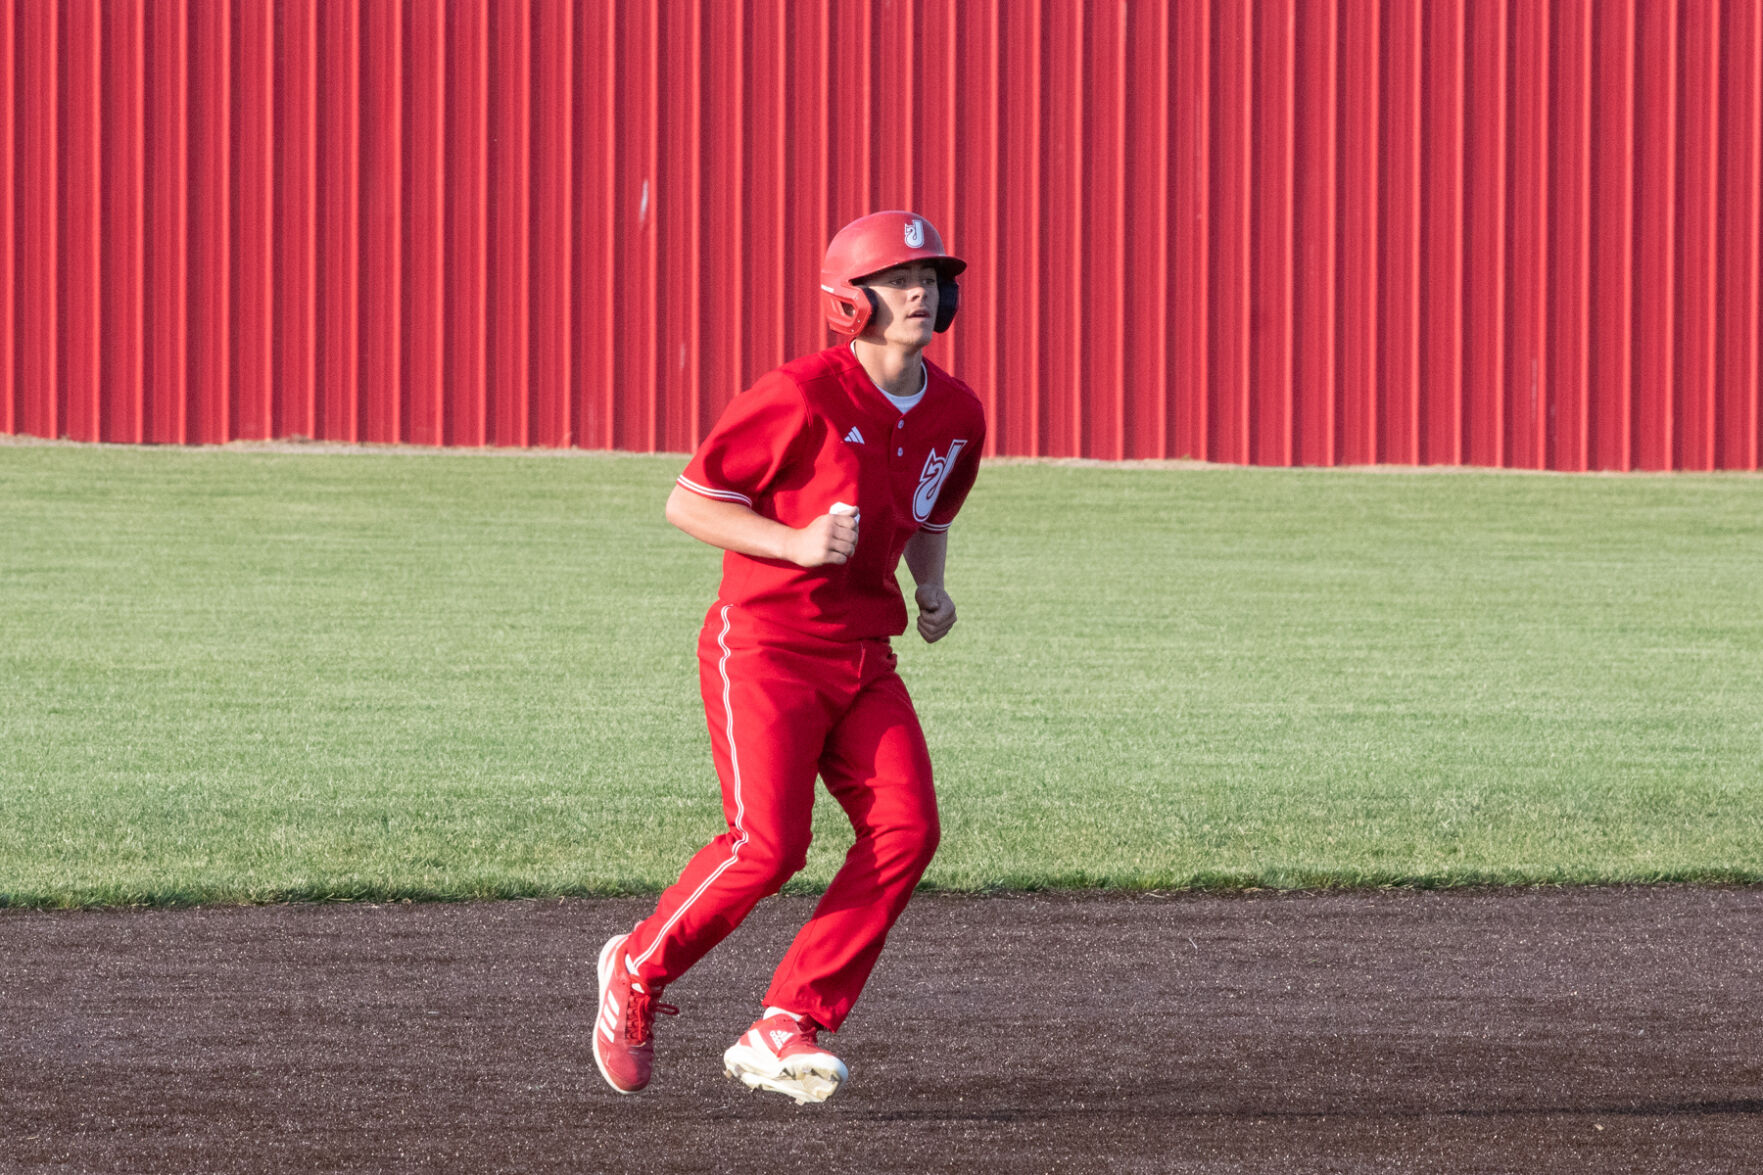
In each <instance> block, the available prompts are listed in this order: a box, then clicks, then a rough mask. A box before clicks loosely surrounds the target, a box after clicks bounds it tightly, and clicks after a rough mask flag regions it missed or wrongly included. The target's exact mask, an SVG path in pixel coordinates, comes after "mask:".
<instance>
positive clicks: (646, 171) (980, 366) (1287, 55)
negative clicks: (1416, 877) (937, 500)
mask: <svg viewBox="0 0 1763 1175" xmlns="http://www.w3.org/2000/svg"><path fill="white" fill-rule="evenodd" d="M901 206H907V207H914V208H917V209H919V210H921V211H922V212H924V213H925V214H927V215H928V216H929V217H930V218H931V219H932V220H933V221H934V222H935V223H936V224H937V225H938V226H939V227H940V228H941V229H942V230H943V232H944V234H945V236H946V238H947V239H948V240H949V241H950V243H951V245H952V247H953V248H954V249H956V250H957V251H958V252H960V253H961V254H963V255H964V256H966V257H967V258H968V259H969V260H970V261H971V262H972V265H973V268H972V269H971V270H969V276H968V278H967V279H966V281H965V284H964V289H963V310H962V314H961V318H960V319H959V320H958V325H957V327H956V329H955V330H954V331H953V332H952V333H951V335H949V336H947V337H946V338H945V339H943V340H939V341H938V343H937V344H936V347H935V349H934V350H933V354H937V355H938V357H939V358H941V359H943V360H945V361H947V362H949V363H950V364H951V365H952V366H953V367H954V368H955V369H956V370H957V371H958V372H959V373H961V374H962V375H964V376H965V377H966V378H967V379H968V380H969V381H970V382H972V383H973V384H974V385H975V386H976V387H977V388H979V389H981V391H982V394H984V395H985V396H986V397H987V398H988V402H989V406H990V408H991V411H992V414H993V420H994V426H993V431H992V443H993V448H994V450H995V451H997V452H1000V453H1012V454H1052V455H1085V456H1095V457H1104V458H1121V457H1173V456H1187V457H1204V458H1208V459H1211V460H1216V461H1230V462H1253V463H1259V464H1274V465H1281V464H1294V463H1301V464H1316V465H1326V464H1332V463H1364V462H1394V463H1415V462H1419V463H1438V464H1475V465H1509V466H1519V467H1548V468H1556V469H1586V468H1593V469H1628V468H1647V469H1660V468H1683V469H1707V468H1729V469H1754V468H1757V467H1758V451H1759V441H1760V436H1763V414H1760V412H1759V402H1760V400H1763V388H1760V384H1759V379H1760V377H1759V366H1760V363H1759V350H1760V348H1759V338H1760V336H1763V295H1760V289H1759V285H1760V275H1763V0H1554V2H1547V0H1193V2H1191V3H1190V2H1186V0H1170V2H1169V3H1166V4H1159V3H1149V2H1141V0H1124V2H1120V3H1103V4H1093V3H1084V2H1082V0H1038V2H1035V0H788V2H786V0H716V2H710V0H703V2H692V0H656V2H652V3H636V2H631V3H617V2H614V0H584V2H581V3H571V2H568V0H446V2H445V3H443V2H441V0H323V2H319V0H230V2H229V0H151V2H148V0H12V2H9V3H0V273H4V274H6V275H8V276H9V278H10V280H0V432H19V433H30V434H35V435H40V436H62V435H65V436H69V437H74V438H79V439H85V440H98V439H102V440H108V441H168V442H216V441H224V440H227V439H230V438H262V437H288V436H305V437H322V438H335V439H340V440H351V441H409V442H416V443H419V444H448V445H483V444H494V445H577V446H583V447H595V448H597V447H617V448H625V449H640V450H648V449H667V450H684V449H688V448H690V447H691V446H692V445H693V444H694V442H695V441H696V439H697V438H698V437H699V436H700V435H701V433H702V431H703V430H704V428H705V427H707V425H708V424H709V422H710V421H711V420H712V419H713V418H714V416H715V414H716V412H717V411H718V410H719V409H720V407H721V406H722V404H723V403H725V402H726V401H727V399H728V397H729V396H731V395H732V394H733V393H734V392H735V391H737V390H738V389H739V388H741V387H742V386H744V385H745V384H747V383H748V382H750V381H751V380H752V379H753V378H754V377H755V376H756V375H758V374H759V373H761V372H763V371H764V370H766V369H768V368H770V367H771V366H773V365H775V364H776V363H778V362H780V361H782V360H783V359H785V358H788V357H790V356H791V355H794V354H799V353H802V352H806V351H810V350H814V349H817V348H819V347H821V346H823V345H825V342H826V335H825V332H824V331H823V329H822V327H821V325H820V318H819V309H818V305H817V300H816V299H817V293H816V284H817V282H816V278H817V275H818V265H819V258H820V253H821V250H822V248H823V247H824V243H825V241H826V240H827V239H828V237H829V236H830V235H831V233H832V232H833V231H835V230H836V229H837V228H838V226H839V225H840V224H842V223H843V222H845V221H846V220H847V219H850V218H851V217H854V216H857V215H859V214H861V213H864V212H868V211H871V210H874V209H877V208H885V207H901Z"/></svg>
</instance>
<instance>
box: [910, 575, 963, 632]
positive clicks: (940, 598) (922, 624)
mask: <svg viewBox="0 0 1763 1175" xmlns="http://www.w3.org/2000/svg"><path fill="white" fill-rule="evenodd" d="M912 598H913V600H914V601H915V602H916V603H917V604H918V635H919V636H921V637H923V638H924V639H925V643H927V644H935V643H936V642H938V641H940V640H942V639H943V638H944V637H945V636H948V635H949V630H950V629H951V628H954V627H955V601H954V600H951V599H950V598H949V593H948V592H946V591H944V590H943V588H942V585H941V584H935V583H921V584H919V585H918V590H917V591H916V592H913V593H912Z"/></svg>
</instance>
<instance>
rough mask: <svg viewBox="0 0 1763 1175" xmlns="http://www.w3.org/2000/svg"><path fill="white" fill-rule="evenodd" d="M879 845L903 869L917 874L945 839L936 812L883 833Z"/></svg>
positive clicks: (913, 874)
mask: <svg viewBox="0 0 1763 1175" xmlns="http://www.w3.org/2000/svg"><path fill="white" fill-rule="evenodd" d="M876 839H877V847H878V848H879V849H880V850H881V853H882V855H884V856H885V857H888V858H890V859H891V860H892V862H893V863H894V866H895V867H896V868H897V869H899V870H900V871H901V872H902V873H906V874H910V875H911V876H913V877H917V876H918V875H920V874H922V873H923V872H924V871H925V869H926V868H928V867H929V866H930V862H931V858H932V857H934V856H936V854H937V845H938V844H939V843H940V842H941V841H942V828H941V826H940V825H939V824H938V823H937V817H936V813H934V812H933V813H931V814H930V815H929V816H928V817H924V818H920V819H916V820H912V821H910V822H904V823H901V824H897V825H895V826H894V827H892V828H889V829H886V830H884V831H883V832H881V833H880V835H879V836H878V837H877V838H876Z"/></svg>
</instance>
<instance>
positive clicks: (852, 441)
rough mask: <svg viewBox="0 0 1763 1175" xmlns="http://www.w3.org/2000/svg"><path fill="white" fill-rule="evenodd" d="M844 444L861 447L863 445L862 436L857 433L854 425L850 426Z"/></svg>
mask: <svg viewBox="0 0 1763 1175" xmlns="http://www.w3.org/2000/svg"><path fill="white" fill-rule="evenodd" d="M845 443H846V444H849V445H861V444H862V443H863V434H862V433H860V432H858V431H857V426H856V425H854V424H853V425H852V426H851V431H850V432H848V433H846V434H845Z"/></svg>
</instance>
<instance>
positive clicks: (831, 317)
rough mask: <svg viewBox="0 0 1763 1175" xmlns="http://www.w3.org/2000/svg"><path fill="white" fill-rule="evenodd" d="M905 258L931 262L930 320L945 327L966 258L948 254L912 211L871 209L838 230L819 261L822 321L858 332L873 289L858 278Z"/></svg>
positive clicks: (937, 326) (842, 330) (840, 331)
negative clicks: (933, 308) (933, 302)
mask: <svg viewBox="0 0 1763 1175" xmlns="http://www.w3.org/2000/svg"><path fill="white" fill-rule="evenodd" d="M910 261H929V262H931V263H933V264H934V265H935V266H936V270H937V320H936V322H934V323H933V324H932V326H933V327H935V329H936V330H938V331H945V330H948V329H949V324H950V323H951V322H953V321H955V307H956V303H957V300H958V299H959V297H960V294H961V290H960V287H959V286H957V285H956V284H955V275H956V274H958V273H960V272H961V271H962V270H964V269H966V268H967V262H965V261H963V260H961V259H960V258H959V257H951V256H949V254H948V253H946V252H945V251H944V250H943V238H942V237H941V236H940V235H939V234H938V233H937V230H936V228H935V227H933V226H932V225H931V222H930V221H928V220H926V219H925V218H924V217H922V216H920V215H918V213H916V212H872V213H870V214H869V215H868V216H860V217H858V218H857V219H856V220H853V221H852V222H851V223H850V224H848V225H846V226H845V227H844V228H842V229H840V230H839V232H838V235H837V236H835V237H834V238H833V240H832V244H830V245H828V246H827V247H826V259H825V260H823V261H822V262H821V263H820V289H821V294H822V297H821V301H822V302H823V303H824V304H825V308H826V324H827V325H828V326H830V327H831V328H832V329H833V331H834V333H836V334H841V335H844V336H846V337H847V338H854V337H855V336H857V335H860V334H862V333H863V328H864V327H865V326H866V325H868V323H869V316H870V315H871V314H872V313H874V311H875V295H874V294H872V293H870V292H869V291H868V290H867V289H865V288H863V287H862V286H860V285H858V284H857V283H858V282H860V281H862V280H863V279H864V278H866V277H870V276H872V275H874V274H877V273H880V272H881V271H882V270H884V269H892V268H893V267H894V266H896V265H905V264H906V263H907V262H910Z"/></svg>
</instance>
